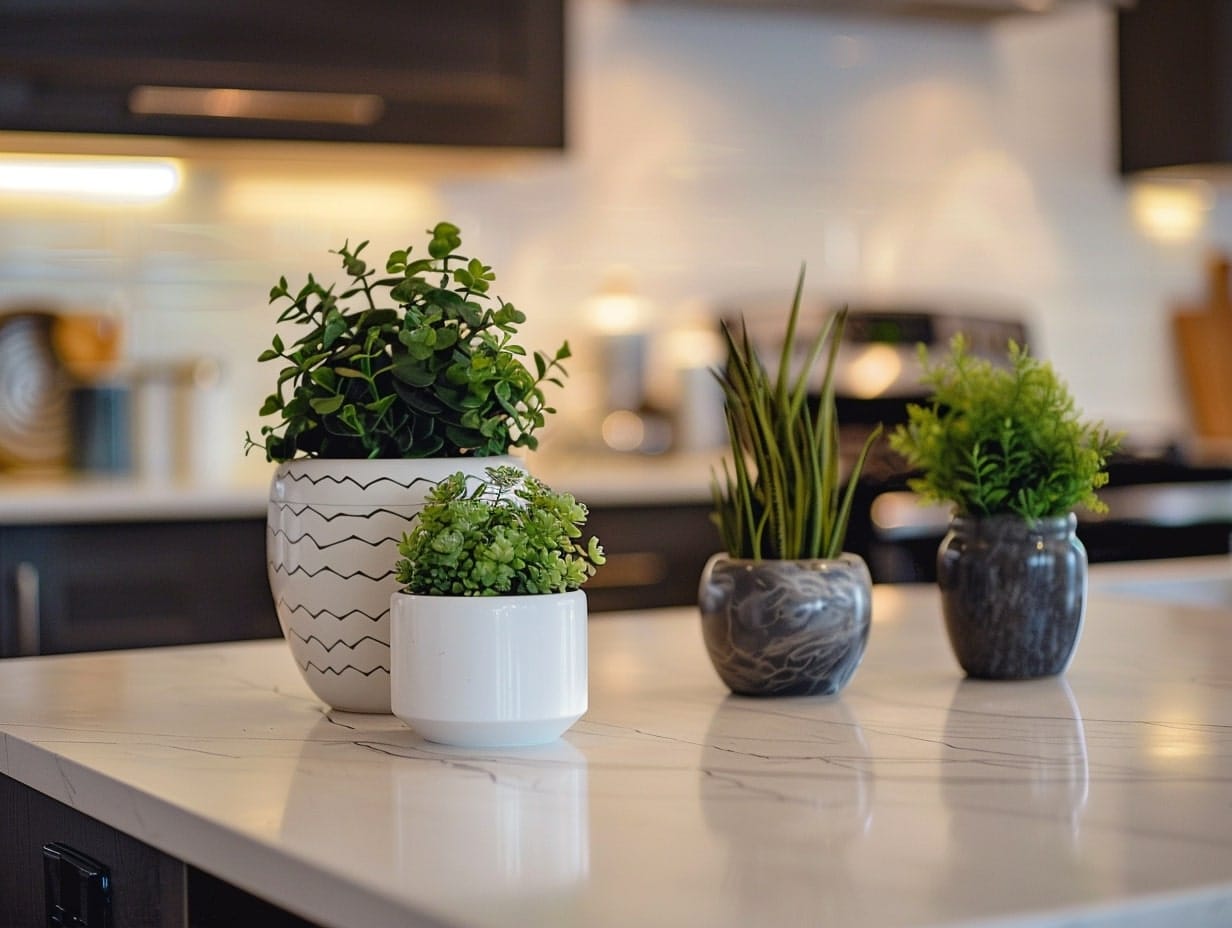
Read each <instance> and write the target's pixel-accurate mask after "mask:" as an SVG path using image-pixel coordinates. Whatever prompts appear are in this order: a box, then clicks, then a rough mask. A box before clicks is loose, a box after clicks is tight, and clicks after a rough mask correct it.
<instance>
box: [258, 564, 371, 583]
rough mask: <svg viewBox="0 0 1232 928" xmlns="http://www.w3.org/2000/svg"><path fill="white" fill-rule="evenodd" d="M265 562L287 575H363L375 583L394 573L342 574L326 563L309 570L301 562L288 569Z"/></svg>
mask: <svg viewBox="0 0 1232 928" xmlns="http://www.w3.org/2000/svg"><path fill="white" fill-rule="evenodd" d="M265 564H266V566H267V567H269V569H270V570H272V571H274V572H275V573H281V574H286V575H287V576H288V577H292V576H294V575H295V574H303V575H304V576H305V577H316V576H319V575H320V574H333V575H334V576H335V577H338V578H340V579H342V580H353V579H355V578H356V577H363V578H364V579H365V580H371V581H373V582H374V583H375V582H378V581H381V580H387V579H389V578H390V577H392V576H394V574H395V571H394V570H392V569H391V570H387V571H385V573H383V574H375V575H374V574H369V573H365V572H364V571H362V570H357V571H355V572H354V573H349V574H344V573H342V572H341V571H337V570H334V568H332V567H330V566H329V565H328V564H326V565H325V566H324V567H321V568H319V569H317V570H309V569H308V568H307V567H304V566H303V565H302V564H301V565H299V566H297V567H292V568H291V569H290V570H288V569H287V568H286V565H284V564H275V563H274V562H273V561H266V562H265Z"/></svg>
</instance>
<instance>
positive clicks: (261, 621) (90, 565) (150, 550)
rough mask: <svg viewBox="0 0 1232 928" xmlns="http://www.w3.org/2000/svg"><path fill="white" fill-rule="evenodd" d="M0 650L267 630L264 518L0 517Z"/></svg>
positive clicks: (147, 642) (270, 631)
mask: <svg viewBox="0 0 1232 928" xmlns="http://www.w3.org/2000/svg"><path fill="white" fill-rule="evenodd" d="M0 579H2V581H3V585H2V589H0V656H4V657H11V656H14V655H21V654H56V653H63V652H69V651H93V650H108V649H112V648H134V647H151V646H157V645H171V644H193V643H198V642H207V641H233V640H242V639H248V638H266V637H276V636H277V635H279V634H280V631H279V628H278V619H277V616H276V614H275V612H274V606H273V601H272V599H271V598H270V592H269V584H268V580H267V578H266V569H265V520H264V519H263V518H253V519H247V518H245V519H222V520H216V521H215V520H203V521H171V522H118V523H117V522H109V523H86V524H78V525H73V524H67V525H14V526H0Z"/></svg>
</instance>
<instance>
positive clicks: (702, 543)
mask: <svg viewBox="0 0 1232 928" xmlns="http://www.w3.org/2000/svg"><path fill="white" fill-rule="evenodd" d="M585 533H586V535H587V537H589V536H590V535H595V536H596V537H597V538H598V539H599V541H600V543H601V544H602V545H603V549H604V551H605V552H606V554H607V563H606V564H604V565H603V566H602V567H600V568H599V570H598V571H597V572H596V573H595V576H594V577H593V578H592V579H591V581H590V582H589V583H587V584H586V587H585V589H586V600H587V604H588V607H589V609H590V611H591V612H606V611H611V610H618V609H652V608H656V607H659V606H692V605H695V604H696V603H697V584H698V581H699V580H700V579H701V574H702V568H703V567H705V566H706V560H707V558H709V557H710V555H712V554H714V553H715V552H716V551H718V550H719V534H718V530H717V529H716V528H715V526H714V524H713V523H712V522H711V521H710V506H708V505H678V506H607V507H592V508H591V510H590V518H589V519H588V520H587V522H586V530H585Z"/></svg>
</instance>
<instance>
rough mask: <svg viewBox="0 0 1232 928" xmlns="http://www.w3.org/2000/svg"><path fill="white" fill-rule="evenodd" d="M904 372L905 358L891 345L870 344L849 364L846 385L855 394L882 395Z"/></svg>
mask: <svg viewBox="0 0 1232 928" xmlns="http://www.w3.org/2000/svg"><path fill="white" fill-rule="evenodd" d="M902 372H903V359H902V358H901V357H900V356H899V353H898V352H897V351H895V350H894V349H893V348H891V347H890V346H889V345H877V344H874V345H869V346H868V347H867V348H865V349H863V350H862V351H861V352H860V353H859V355H858V356H857V357H856V358H854V359H853V360H852V361H851V363H850V365H848V367H847V370H846V372H845V376H844V384H843V385H844V387H845V388H846V389H847V391H848V392H849V393H851V394H852V395H853V396H857V397H860V398H861V399H871V398H873V397H875V396H880V395H881V394H883V393H884V392H885V391H886V390H888V389H889V388H890V387H891V386H893V384H894V382H895V381H897V380H898V378H899V375H900V374H902Z"/></svg>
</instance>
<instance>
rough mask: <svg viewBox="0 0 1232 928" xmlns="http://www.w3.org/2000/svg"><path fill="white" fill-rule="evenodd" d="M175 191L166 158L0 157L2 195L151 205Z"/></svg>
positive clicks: (173, 167)
mask: <svg viewBox="0 0 1232 928" xmlns="http://www.w3.org/2000/svg"><path fill="white" fill-rule="evenodd" d="M179 188H180V166H179V162H177V161H174V160H172V159H165V158H96V157H90V158H82V157H73V156H68V155H65V156H60V157H52V156H42V155H39V156H33V157H32V156H25V155H22V156H17V155H0V191H4V192H7V193H15V194H22V195H29V196H52V197H65V198H71V199H77V200H106V201H128V202H140V203H153V202H157V201H159V200H165V199H166V198H167V197H169V196H171V195H172V194H173V193H175V192H176V191H177V190H179Z"/></svg>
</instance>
